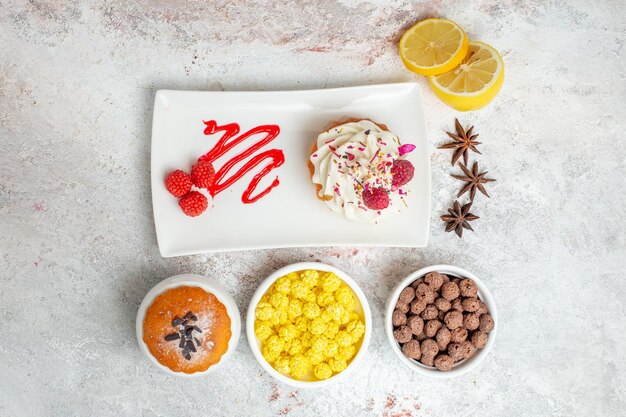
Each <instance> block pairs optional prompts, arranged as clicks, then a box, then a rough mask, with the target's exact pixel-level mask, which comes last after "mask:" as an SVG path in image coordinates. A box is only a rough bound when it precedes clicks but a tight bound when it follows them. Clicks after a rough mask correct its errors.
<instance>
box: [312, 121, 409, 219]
mask: <svg viewBox="0 0 626 417" xmlns="http://www.w3.org/2000/svg"><path fill="white" fill-rule="evenodd" d="M399 147H400V140H399V139H398V137H397V136H395V135H394V134H393V133H391V132H388V131H386V130H383V129H381V128H380V127H378V126H377V125H376V124H375V123H373V122H370V121H369V120H361V121H359V122H350V123H345V124H343V125H341V126H337V127H334V128H332V129H330V130H328V131H326V132H323V133H322V134H320V135H319V136H318V137H317V150H316V151H315V152H313V154H312V155H311V158H310V160H311V163H312V164H313V166H314V167H315V171H314V173H313V182H314V183H315V184H319V185H321V187H322V188H321V190H320V191H319V197H320V198H323V199H325V200H326V204H327V205H328V207H329V208H330V209H331V210H332V211H334V212H335V213H338V214H341V215H343V216H345V217H346V218H348V219H349V220H353V221H358V222H363V223H376V222H377V221H378V220H379V219H381V218H382V217H384V216H386V215H388V214H390V213H392V212H397V211H399V210H400V208H401V207H402V206H404V202H403V201H402V198H403V196H404V195H406V192H404V191H403V190H394V191H393V192H391V191H392V190H391V183H392V179H393V177H392V174H391V168H392V166H393V162H394V161H395V160H396V159H398V158H399V156H400V153H399V150H398V148H399ZM379 187H382V188H384V189H385V190H387V191H390V192H389V207H387V208H386V209H384V210H380V211H376V210H371V209H369V208H367V207H366V206H365V204H364V202H363V197H362V193H363V189H364V188H365V189H370V188H372V189H373V188H379Z"/></svg>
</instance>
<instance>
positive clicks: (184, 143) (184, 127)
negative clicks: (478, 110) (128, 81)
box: [151, 83, 430, 257]
mask: <svg viewBox="0 0 626 417" xmlns="http://www.w3.org/2000/svg"><path fill="white" fill-rule="evenodd" d="M347 117H354V118H370V119H372V120H374V121H375V122H378V123H381V124H386V125H387V126H388V127H389V130H390V131H391V132H393V133H394V134H396V135H397V136H398V137H399V138H400V140H401V141H402V143H412V144H414V145H415V146H416V149H415V150H414V151H413V152H412V153H410V154H409V155H408V159H409V160H410V161H411V162H412V163H413V165H414V166H415V177H414V178H413V180H412V181H411V182H410V183H409V190H410V194H409V196H408V198H407V205H408V207H405V208H404V209H403V210H402V211H401V212H400V213H396V214H392V215H390V216H388V217H386V218H384V219H382V220H381V221H380V222H379V223H378V224H373V225H370V224H361V223H356V222H351V221H348V220H346V219H344V218H343V217H341V216H339V215H337V214H335V213H333V212H332V211H331V210H330V209H329V208H328V207H327V206H326V204H324V203H323V202H322V201H320V200H318V199H317V197H316V193H315V187H314V185H313V184H312V182H311V178H310V173H309V169H308V167H307V161H308V158H309V155H310V150H311V147H312V145H313V143H314V142H315V140H316V139H317V135H318V134H319V133H321V132H322V131H323V130H324V129H325V128H326V126H327V125H328V124H329V122H330V121H333V120H341V119H344V118H347ZM208 120H215V121H216V122H217V124H218V125H225V124H228V123H238V124H239V125H240V127H241V132H242V133H243V132H246V131H247V130H249V129H251V128H253V127H255V126H257V125H262V124H277V125H279V126H280V134H279V135H278V137H277V138H276V139H275V140H274V141H272V142H271V143H269V144H268V145H266V146H265V147H264V148H263V149H261V150H260V151H257V153H258V152H262V151H264V150H267V149H281V150H282V151H283V153H284V156H285V163H284V164H283V165H282V166H280V167H278V168H276V169H274V170H273V171H271V172H270V173H269V174H268V175H267V176H265V177H264V178H263V180H261V182H260V184H259V185H258V187H257V188H256V190H257V192H259V191H261V190H263V189H265V188H266V187H267V186H268V185H269V184H271V183H272V181H273V180H274V179H275V178H276V177H277V176H278V178H279V180H280V185H278V186H277V187H275V188H274V189H272V191H271V192H270V193H269V194H267V195H266V196H264V197H263V198H261V199H259V200H258V201H257V202H255V203H253V204H243V203H242V198H241V197H242V194H243V192H244V190H245V189H246V188H247V186H248V184H249V183H250V181H251V179H252V178H253V177H254V175H255V174H257V173H258V172H259V171H260V170H261V169H262V168H263V166H265V163H267V161H265V162H264V163H262V164H261V165H259V166H257V167H256V168H255V169H253V170H252V171H251V172H249V173H248V174H247V175H245V176H244V177H243V178H242V179H241V180H239V181H237V182H236V183H234V184H233V185H232V186H231V187H230V188H228V189H226V190H225V191H223V192H221V193H220V194H218V195H217V196H216V197H215V199H214V200H211V199H209V208H208V209H207V211H206V212H204V213H203V214H202V215H200V216H198V217H194V218H191V217H187V216H186V215H185V214H184V213H183V212H182V211H181V209H180V208H179V206H178V199H176V198H174V197H173V196H172V195H171V194H169V192H168V191H167V190H166V188H165V186H164V182H163V181H164V178H165V176H166V175H167V174H168V173H169V172H171V171H173V170H175V169H182V170H183V171H185V172H189V171H190V168H191V166H192V165H193V164H194V163H195V162H196V161H197V159H198V158H199V157H200V156H201V155H204V154H205V153H206V152H208V151H209V150H210V149H211V148H212V147H213V146H214V145H215V143H216V142H217V140H218V139H219V138H220V137H221V136H222V133H221V132H220V133H216V134H212V135H205V134H204V128H205V124H204V123H203V121H208ZM257 140H258V136H257V138H254V137H251V138H249V139H247V140H246V141H244V142H242V143H241V144H239V145H237V146H236V147H235V148H233V149H231V150H230V151H229V152H228V153H227V154H226V155H224V157H222V158H220V159H218V160H217V161H216V162H215V165H216V166H215V168H216V170H217V169H219V168H220V166H221V165H222V164H223V163H224V162H226V161H227V160H229V159H230V158H232V156H234V155H236V154H238V153H240V152H241V151H242V150H244V149H246V148H248V147H249V146H250V145H251V144H253V143H254V142H256V141H257ZM248 159H249V158H248ZM242 163H245V160H244V161H242ZM239 166H241V164H239V165H238V167H239ZM151 171H152V203H153V208H154V222H155V226H156V233H157V240H158V242H159V249H160V251H161V255H163V256H166V257H168V256H179V255H189V254H194V253H202V252H211V251H229V250H244V249H263V248H280V247H298V246H405V247H422V246H425V245H426V243H427V241H428V231H429V221H430V160H429V150H428V141H427V139H426V129H425V121H424V109H423V104H422V96H421V91H420V87H419V85H417V84H415V83H400V84H386V85H372V86H363V87H348V88H335V89H327V90H307V91H273V92H199V91H169V90H160V91H158V92H157V93H156V98H155V103H154V119H153V123H152V169H151ZM232 172H235V170H233V171H232ZM257 192H255V193H253V195H254V194H256V193H257Z"/></svg>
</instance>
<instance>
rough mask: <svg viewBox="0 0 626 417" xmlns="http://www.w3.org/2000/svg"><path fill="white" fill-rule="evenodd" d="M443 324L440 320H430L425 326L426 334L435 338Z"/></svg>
mask: <svg viewBox="0 0 626 417" xmlns="http://www.w3.org/2000/svg"><path fill="white" fill-rule="evenodd" d="M441 326H443V324H442V323H441V322H440V321H439V320H428V321H427V322H426V323H425V324H424V334H425V335H426V336H428V337H435V335H436V334H437V332H438V331H439V329H441Z"/></svg>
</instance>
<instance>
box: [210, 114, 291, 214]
mask: <svg viewBox="0 0 626 417" xmlns="http://www.w3.org/2000/svg"><path fill="white" fill-rule="evenodd" d="M203 122H204V124H205V125H206V128H205V129H204V134H205V135H212V134H214V133H217V132H224V134H223V135H222V137H221V138H220V140H219V141H218V142H217V143H216V144H215V146H214V147H213V149H211V150H210V151H209V152H207V153H206V154H204V155H203V156H201V157H200V158H198V161H208V162H211V163H214V162H215V161H216V160H217V159H219V158H220V157H221V156H223V155H224V154H225V153H226V152H228V151H229V150H231V149H232V148H233V147H235V146H237V145H238V144H239V143H241V142H243V141H244V140H246V139H248V138H249V137H251V136H254V135H257V134H263V133H264V134H265V137H263V138H262V139H260V140H259V141H258V142H256V143H255V144H254V145H252V146H250V147H249V148H248V149H246V150H245V151H243V152H241V153H239V154H237V155H235V156H234V157H232V158H231V159H230V160H228V161H227V162H226V163H225V164H224V165H222V167H221V168H220V169H219V171H217V172H216V174H215V182H214V183H213V186H212V187H211V188H210V189H209V193H210V194H211V196H212V197H215V196H216V195H217V194H219V193H220V192H222V191H224V190H225V189H227V188H228V187H230V186H231V185H233V184H234V183H235V182H237V181H238V180H240V179H241V177H243V176H244V175H245V174H246V173H248V172H249V171H250V170H251V169H253V168H254V167H256V166H257V165H259V164H261V163H262V162H263V161H264V160H266V159H270V160H271V162H270V163H268V164H267V165H265V166H264V167H263V169H261V171H259V173H258V174H256V175H255V176H254V177H253V178H252V181H250V184H248V188H246V190H245V191H244V192H243V194H242V196H241V201H242V202H243V203H244V204H251V203H254V202H255V201H257V200H258V199H260V198H261V197H263V196H265V195H266V194H267V193H269V192H270V191H272V189H273V188H274V187H276V186H278V184H280V181H279V179H278V176H276V178H275V179H274V181H272V184H271V185H270V186H268V187H267V188H266V189H265V190H263V191H261V192H259V193H258V194H257V195H256V196H254V197H252V193H253V192H254V191H255V190H256V187H257V185H259V182H260V181H261V179H263V177H265V176H266V175H267V174H269V173H270V171H271V170H273V169H274V168H278V167H279V166H281V165H282V164H283V163H284V162H285V154H283V151H281V150H280V149H270V150H267V151H263V152H261V153H259V154H257V155H255V156H253V157H252V158H251V159H250V160H249V161H248V162H246V163H245V164H244V165H243V166H242V167H241V168H239V170H238V171H237V172H235V173H234V174H232V175H231V176H229V177H227V175H228V173H229V172H230V171H231V169H232V168H233V167H234V166H235V165H237V164H238V163H239V162H241V161H243V160H244V159H246V158H248V157H249V156H252V155H253V154H254V153H255V152H256V151H258V150H259V149H261V148H263V147H264V146H265V145H267V144H269V143H270V142H271V141H273V140H274V139H276V136H278V134H279V133H280V128H279V127H278V125H260V126H256V127H255V128H253V129H250V130H248V131H247V132H245V133H243V134H242V135H240V136H238V137H235V138H234V139H233V140H231V141H229V139H231V138H232V137H234V136H236V135H237V134H238V133H239V130H240V129H239V124H237V123H228V124H225V125H223V126H218V125H217V123H216V122H215V120H209V121H208V122H205V121H203Z"/></svg>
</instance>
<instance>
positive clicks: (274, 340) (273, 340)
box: [265, 335, 285, 353]
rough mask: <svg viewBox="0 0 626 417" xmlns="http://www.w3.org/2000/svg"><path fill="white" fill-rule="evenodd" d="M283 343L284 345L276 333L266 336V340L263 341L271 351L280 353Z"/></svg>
mask: <svg viewBox="0 0 626 417" xmlns="http://www.w3.org/2000/svg"><path fill="white" fill-rule="evenodd" d="M284 345H285V342H283V341H282V340H281V338H280V337H278V336H277V335H272V336H270V337H268V338H267V340H266V341H265V347H267V348H269V349H270V350H272V351H276V352H277V353H280V352H282V351H283V347H284Z"/></svg>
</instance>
